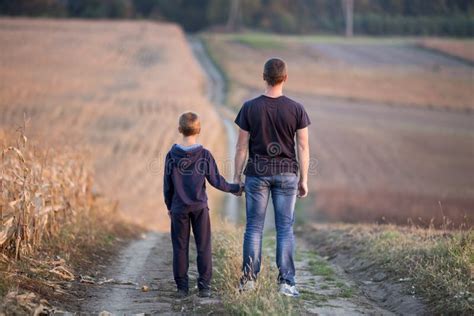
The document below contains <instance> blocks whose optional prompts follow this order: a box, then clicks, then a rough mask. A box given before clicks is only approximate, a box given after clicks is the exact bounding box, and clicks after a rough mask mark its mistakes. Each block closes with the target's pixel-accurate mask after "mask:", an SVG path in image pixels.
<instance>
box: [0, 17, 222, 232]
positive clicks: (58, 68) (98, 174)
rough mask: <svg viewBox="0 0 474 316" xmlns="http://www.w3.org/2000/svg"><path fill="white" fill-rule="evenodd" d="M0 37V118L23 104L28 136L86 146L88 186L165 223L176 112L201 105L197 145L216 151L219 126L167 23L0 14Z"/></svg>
mask: <svg viewBox="0 0 474 316" xmlns="http://www.w3.org/2000/svg"><path fill="white" fill-rule="evenodd" d="M0 41H1V42H2V53H1V54H0V77H1V82H2V84H1V85H0V126H2V127H4V128H6V129H11V128H14V127H16V126H15V124H16V122H18V121H21V119H22V118H23V114H24V113H26V115H27V117H28V118H31V126H30V128H29V135H31V136H33V137H34V138H35V139H43V140H44V143H45V144H54V145H56V144H59V145H64V144H65V145H74V146H80V147H86V148H88V149H89V151H90V153H91V157H90V158H91V160H92V162H93V165H92V168H93V170H94V173H95V180H96V186H97V188H99V190H100V191H101V192H103V193H104V194H105V195H106V196H108V197H110V198H112V199H116V200H118V201H119V209H120V210H121V211H123V212H124V213H125V214H126V215H128V218H130V219H132V220H134V221H138V222H139V223H141V224H144V225H147V226H148V227H152V228H157V229H161V230H164V231H166V230H168V229H169V227H168V225H167V224H166V223H167V221H166V216H167V215H166V211H165V206H164V202H163V198H162V194H161V190H162V170H163V169H164V167H163V165H162V162H163V160H164V157H165V154H166V152H167V151H168V150H169V148H170V146H171V144H172V143H174V142H176V141H178V140H179V134H178V132H177V118H178V116H179V114H181V113H182V112H184V111H186V110H193V111H196V112H198V113H199V114H200V115H201V117H202V121H203V124H202V137H201V141H202V143H203V145H204V146H206V147H208V148H209V149H210V150H211V151H212V152H213V153H214V154H215V156H216V160H217V161H223V160H224V158H225V157H224V156H225V153H226V148H225V146H223V145H222V144H225V141H223V140H224V136H223V135H224V128H223V126H222V123H221V122H220V120H219V117H218V114H217V113H216V112H215V110H214V108H213V107H212V105H211V104H210V103H209V102H208V101H207V99H206V96H205V93H204V84H205V82H206V80H205V77H204V76H203V74H202V72H201V69H200V68H199V65H198V63H197V62H196V60H195V59H194V57H193V55H192V52H191V50H190V48H189V47H188V45H187V42H186V37H185V34H184V33H183V32H182V30H181V29H180V28H179V27H178V26H177V25H174V24H167V23H152V22H144V21H140V22H137V21H90V20H87V21H86V20H48V19H24V18H17V19H9V18H2V19H0ZM210 191H213V190H212V189H211V190H210ZM212 194H215V192H214V191H213V193H212ZM215 196H216V195H213V197H215ZM215 200H216V199H215V198H212V199H211V201H215ZM216 205H217V204H214V206H216ZM211 208H213V207H212V205H211ZM137 214H139V216H137Z"/></svg>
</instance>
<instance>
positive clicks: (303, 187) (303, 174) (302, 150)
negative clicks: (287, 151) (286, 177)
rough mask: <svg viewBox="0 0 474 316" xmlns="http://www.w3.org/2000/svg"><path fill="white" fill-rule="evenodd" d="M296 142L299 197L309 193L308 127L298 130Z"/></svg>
mask: <svg viewBox="0 0 474 316" xmlns="http://www.w3.org/2000/svg"><path fill="white" fill-rule="evenodd" d="M296 142H297V145H298V147H297V148H298V164H299V167H300V168H299V169H300V181H299V184H298V197H299V198H304V197H306V196H307V195H308V169H309V141H308V128H307V127H305V128H302V129H299V130H297V131H296Z"/></svg>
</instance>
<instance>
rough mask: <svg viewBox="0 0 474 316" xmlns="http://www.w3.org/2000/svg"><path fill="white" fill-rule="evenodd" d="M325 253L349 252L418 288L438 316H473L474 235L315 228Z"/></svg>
mask: <svg viewBox="0 0 474 316" xmlns="http://www.w3.org/2000/svg"><path fill="white" fill-rule="evenodd" d="M314 228H315V229H314V230H311V231H310V232H308V236H310V237H308V238H309V239H310V240H312V241H313V242H314V243H315V244H316V245H317V246H318V247H321V248H322V249H324V250H322V251H323V252H328V251H329V252H331V253H335V252H347V251H349V253H350V254H351V256H355V257H362V258H364V259H365V260H366V261H368V262H369V263H370V264H375V265H376V266H378V267H382V268H383V269H385V270H386V271H388V272H390V273H391V276H392V277H393V278H397V279H402V280H404V281H405V282H409V284H412V285H413V286H414V289H415V291H416V293H419V294H421V295H422V296H423V297H424V298H425V299H427V301H428V303H429V306H430V309H431V310H432V311H434V312H435V313H437V314H465V315H469V314H472V312H473V311H474V304H473V292H474V288H473V279H472V278H473V272H474V247H473V245H474V232H473V231H472V229H470V230H465V231H453V230H435V229H420V228H417V227H398V226H393V225H315V226H314Z"/></svg>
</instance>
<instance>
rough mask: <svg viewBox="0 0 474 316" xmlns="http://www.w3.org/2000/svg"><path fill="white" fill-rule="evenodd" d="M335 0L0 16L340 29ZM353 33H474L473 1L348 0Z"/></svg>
mask: <svg viewBox="0 0 474 316" xmlns="http://www.w3.org/2000/svg"><path fill="white" fill-rule="evenodd" d="M343 3H344V1H341V0H0V15H13V16H17V15H22V16H48V17H74V18H110V19H124V18H125V19H141V18H142V19H143V18H145V19H152V20H160V21H161V20H164V21H172V22H176V23H179V24H181V25H182V26H183V27H184V29H185V30H186V31H189V32H195V31H200V30H203V29H207V28H211V27H219V26H220V27H225V28H227V29H231V30H238V29H243V28H244V29H245V28H247V29H256V30H261V31H270V32H277V33H294V34H308V33H328V34H334V33H343V32H344V31H345V12H344V5H343ZM353 3H354V4H353V16H352V15H351V19H352V21H353V29H354V33H355V34H369V35H445V36H463V37H472V36H474V1H473V0H353Z"/></svg>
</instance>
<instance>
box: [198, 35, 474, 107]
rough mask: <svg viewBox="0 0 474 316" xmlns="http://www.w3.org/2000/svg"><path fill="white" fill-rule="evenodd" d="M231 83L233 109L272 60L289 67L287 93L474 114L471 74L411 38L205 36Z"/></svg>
mask: <svg viewBox="0 0 474 316" xmlns="http://www.w3.org/2000/svg"><path fill="white" fill-rule="evenodd" d="M206 40H207V43H208V45H209V47H210V49H211V52H212V54H213V55H214V57H215V58H216V59H218V60H220V61H222V67H223V68H224V70H225V71H226V72H228V74H229V75H230V76H231V78H230V79H231V80H230V85H231V87H233V89H232V93H231V95H230V96H229V103H230V104H231V105H232V106H235V107H237V106H239V105H240V102H241V100H242V97H243V95H245V93H246V92H245V90H246V89H248V88H257V89H258V88H259V87H263V82H262V78H261V76H262V75H261V72H262V69H261V68H262V65H263V63H264V62H265V60H266V59H268V57H271V56H278V57H281V58H283V59H285V60H286V61H288V62H289V64H290V66H289V67H290V80H289V81H288V84H287V91H288V92H289V93H293V94H312V95H318V96H327V97H338V98H344V99H350V100H362V101H369V102H377V103H379V104H396V105H406V106H422V107H439V108H449V109H473V108H474V97H473V92H472V86H473V82H474V67H472V66H469V65H468V64H466V63H463V62H460V61H458V60H456V59H453V58H449V57H447V56H443V55H440V54H437V53H433V52H431V51H428V50H425V49H421V48H419V47H417V44H416V40H411V39H396V38H394V39H380V40H377V39H371V38H355V39H353V40H350V41H347V40H344V39H341V38H331V37H330V38H325V37H321V38H320V37H297V36H282V37H278V36H275V35H258V34H257V35H255V34H240V35H218V34H212V35H211V34H209V35H206Z"/></svg>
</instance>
